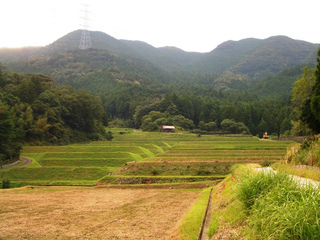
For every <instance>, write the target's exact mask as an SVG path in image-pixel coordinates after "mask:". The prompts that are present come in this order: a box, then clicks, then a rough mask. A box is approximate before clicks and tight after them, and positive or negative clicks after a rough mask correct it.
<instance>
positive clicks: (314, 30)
mask: <svg viewBox="0 0 320 240" xmlns="http://www.w3.org/2000/svg"><path fill="white" fill-rule="evenodd" d="M84 4H88V10H89V11H90V13H89V15H88V16H89V21H88V25H89V26H90V27H89V30H93V31H102V32H105V33H107V34H109V35H111V36H113V37H115V38H117V39H127V40H140V41H144V42H147V43H149V44H151V45H153V46H155V47H163V46H175V47H178V48H181V49H183V50H185V51H196V52H209V51H211V50H213V49H214V48H216V47H217V45H219V44H221V43H222V42H224V41H227V40H240V39H244V38H250V37H253V38H259V39H264V38H268V37H270V36H275V35H286V36H288V37H291V38H293V39H298V40H305V41H308V42H312V43H320V32H319V9H320V1H319V0H304V1H296V0H292V1H289V0H192V1H191V0H90V1H89V0H87V1H85V0H8V1H2V2H1V5H0V6H1V14H0V22H1V25H0V26H1V35H0V36H1V37H0V47H23V46H45V45H48V44H50V43H52V42H54V41H55V40H57V39H58V38H60V37H62V36H64V35H65V34H67V33H69V32H71V31H74V30H77V29H81V28H82V25H83V18H82V17H83V16H84V12H83V10H84V9H85V7H84ZM79 40H80V39H79ZM93 47H94V46H93Z"/></svg>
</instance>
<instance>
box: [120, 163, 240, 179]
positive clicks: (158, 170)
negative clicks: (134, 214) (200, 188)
mask: <svg viewBox="0 0 320 240" xmlns="http://www.w3.org/2000/svg"><path fill="white" fill-rule="evenodd" d="M234 164H236V163H234V162H129V163H127V164H126V165H125V166H123V167H121V168H119V169H118V170H117V171H116V172H115V173H114V174H117V175H125V176H128V175H130V176H136V175H146V176H151V175H152V176H155V175H157V176H210V175H211V176H212V175H215V176H216V175H224V176H226V175H228V174H229V172H230V168H231V167H232V166H233V165H234Z"/></svg>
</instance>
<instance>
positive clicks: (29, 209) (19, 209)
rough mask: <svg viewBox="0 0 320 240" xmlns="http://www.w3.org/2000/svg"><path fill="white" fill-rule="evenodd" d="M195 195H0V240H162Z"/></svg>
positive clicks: (41, 190)
mask: <svg viewBox="0 0 320 240" xmlns="http://www.w3.org/2000/svg"><path fill="white" fill-rule="evenodd" d="M200 193H201V190H177V189H170V190H162V189H160V190H159V189H151V190H150V189H148V190H146V189H107V188H86V187H34V188H33V189H32V188H30V187H29V188H20V189H9V190H0V206H1V207H0V239H166V238H167V237H168V236H169V235H170V234H171V233H172V232H173V230H174V229H175V226H176V224H177V222H178V221H179V220H180V219H181V218H182V217H183V215H184V214H185V212H187V211H188V209H190V208H191V207H192V205H193V203H194V202H195V201H196V199H197V198H198V196H199V194H200Z"/></svg>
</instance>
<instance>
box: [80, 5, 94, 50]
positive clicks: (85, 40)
mask: <svg viewBox="0 0 320 240" xmlns="http://www.w3.org/2000/svg"><path fill="white" fill-rule="evenodd" d="M82 12H83V16H82V19H83V23H82V34H81V39H80V44H79V48H80V49H82V50H85V49H88V48H91V47H92V44H91V38H90V33H89V31H88V28H89V24H88V22H89V20H90V19H89V11H88V5H84V9H83V10H82Z"/></svg>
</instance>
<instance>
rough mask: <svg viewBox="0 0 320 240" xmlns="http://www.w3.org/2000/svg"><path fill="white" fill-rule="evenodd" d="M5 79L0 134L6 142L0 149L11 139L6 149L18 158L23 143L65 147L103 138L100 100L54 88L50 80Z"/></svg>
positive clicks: (9, 76) (39, 76)
mask: <svg viewBox="0 0 320 240" xmlns="http://www.w3.org/2000/svg"><path fill="white" fill-rule="evenodd" d="M4 78H5V79H6V84H5V85H4V86H3V89H2V90H0V94H1V95H0V114H2V115H3V116H2V117H1V123H0V125H1V126H0V128H1V129H3V131H0V134H3V135H6V137H5V136H1V139H7V140H8V141H6V143H3V144H1V146H2V147H3V146H4V144H9V143H10V142H11V140H10V139H12V140H14V141H12V142H13V144H14V145H12V146H10V147H9V148H10V149H15V150H14V152H16V153H17V154H16V155H19V151H20V149H21V146H19V143H21V142H23V141H26V142H30V143H35V144H40V143H53V144H65V143H70V142H75V141H87V140H99V139H103V138H104V137H105V135H106V133H105V130H104V127H103V123H105V113H104V110H103V107H102V102H101V99H100V98H99V97H95V96H92V95H91V94H88V93H87V92H86V91H84V90H79V91H76V90H74V89H73V88H71V87H61V88H56V87H54V86H53V84H52V79H51V78H49V77H47V76H45V75H42V74H37V75H30V74H15V73H8V74H6V75H5V76H4ZM3 152H4V150H1V153H2V154H4V153H3ZM7 155H8V154H7ZM12 157H15V156H14V154H13V155H12V156H11V157H10V156H9V158H12ZM7 158H8V156H7Z"/></svg>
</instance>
